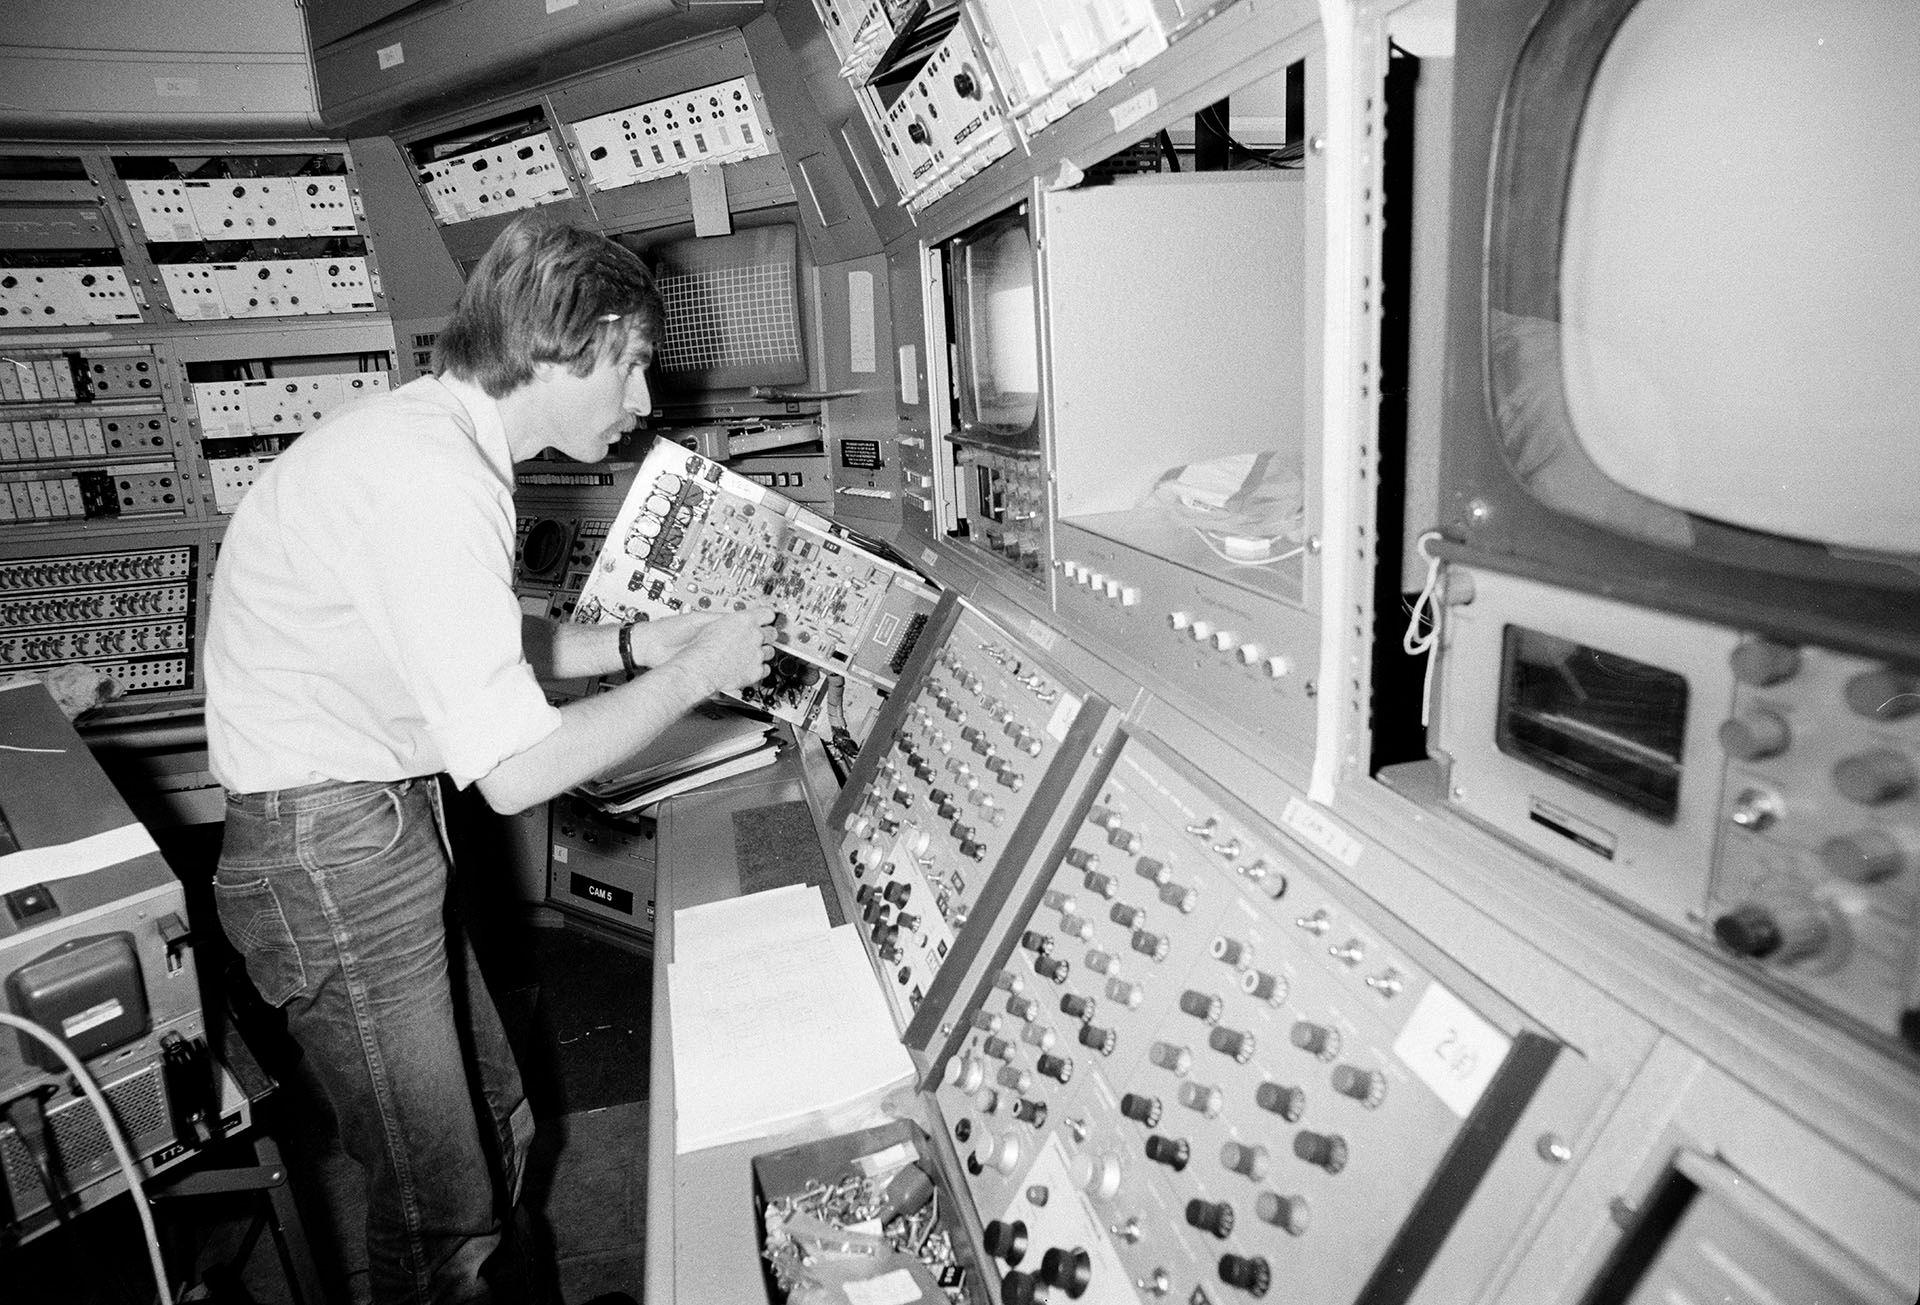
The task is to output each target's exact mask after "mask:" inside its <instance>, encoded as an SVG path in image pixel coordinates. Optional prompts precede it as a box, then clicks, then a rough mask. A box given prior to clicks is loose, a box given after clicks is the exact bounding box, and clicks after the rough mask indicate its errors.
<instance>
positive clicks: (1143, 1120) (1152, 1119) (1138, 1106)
mask: <svg viewBox="0 0 1920 1305" xmlns="http://www.w3.org/2000/svg"><path fill="white" fill-rule="evenodd" d="M1120 1113H1121V1114H1123V1115H1125V1116H1126V1117H1127V1118H1128V1119H1131V1120H1133V1121H1134V1122H1135V1123H1136V1124H1145V1125H1146V1126H1147V1127H1148V1128H1152V1127H1153V1126H1154V1125H1156V1124H1158V1123H1159V1122H1160V1098H1159V1097H1149V1096H1143V1095H1141V1094H1140V1093H1138V1092H1129V1093H1127V1094H1126V1095H1125V1096H1123V1097H1121V1098H1120Z"/></svg>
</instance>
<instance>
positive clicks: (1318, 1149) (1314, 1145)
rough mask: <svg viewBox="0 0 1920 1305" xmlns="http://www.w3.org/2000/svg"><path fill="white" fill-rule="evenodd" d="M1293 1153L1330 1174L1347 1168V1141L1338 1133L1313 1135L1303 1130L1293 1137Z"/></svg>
mask: <svg viewBox="0 0 1920 1305" xmlns="http://www.w3.org/2000/svg"><path fill="white" fill-rule="evenodd" d="M1293 1153H1294V1155H1296V1156H1298V1157H1299V1158H1300V1159H1302V1160H1305V1161H1306V1162H1307V1163H1308V1164H1310V1165H1316V1166H1318V1167H1319V1168H1321V1169H1324V1170H1326V1171H1327V1172H1328V1173H1330V1174H1337V1173H1339V1172H1340V1171H1341V1170H1342V1169H1345V1168H1346V1167H1347V1140H1346V1139H1345V1138H1344V1137H1341V1136H1340V1135H1339V1134H1337V1133H1312V1132H1308V1131H1307V1130H1306V1129H1304V1128H1303V1129H1301V1130H1300V1131H1299V1132H1298V1133H1295V1134H1294V1135H1293Z"/></svg>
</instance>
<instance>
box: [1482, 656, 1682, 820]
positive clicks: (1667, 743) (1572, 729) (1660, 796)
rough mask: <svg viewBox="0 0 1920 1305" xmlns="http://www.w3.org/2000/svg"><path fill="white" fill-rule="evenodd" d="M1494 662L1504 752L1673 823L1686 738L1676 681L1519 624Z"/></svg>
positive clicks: (1669, 673)
mask: <svg viewBox="0 0 1920 1305" xmlns="http://www.w3.org/2000/svg"><path fill="white" fill-rule="evenodd" d="M1501 663H1502V665H1501V676H1500V716H1499V723H1498V727H1497V730H1496V741H1497V742H1498V744H1499V747H1500V750H1501V751H1502V752H1504V753H1506V754H1508V755H1509V756H1513V757H1519V758H1521V759H1522V760H1525V761H1527V762H1530V763H1531V764H1533V765H1535V766H1538V767H1540V768H1541V769H1543V770H1546V771H1548V772H1550V773H1552V774H1555V775H1558V776H1559V777H1560V778H1562V779H1564V780H1567V781H1569V782H1570V783H1573V784H1576V785H1578V786H1579V787H1581V788H1583V789H1586V790H1587V791H1589V792H1592V793H1598V794H1600V795H1601V796H1602V797H1606V798H1609V799H1611V800H1612V801H1615V802H1618V803H1620V804H1621V805H1622V806H1624V807H1627V808H1629V809H1631V810H1634V811H1638V812H1640V814H1642V815H1644V816H1648V817H1650V818H1652V819H1654V820H1658V821H1660V822H1661V823H1663V824H1671V823H1673V820H1674V817H1675V815H1676V814H1677V813H1678V811H1679V808H1680V762H1681V753H1682V749H1683V747H1684V745H1685V744H1686V722H1687V682H1686V680H1685V679H1684V678H1683V677H1681V676H1679V675H1677V674H1675V673H1674V672H1672V671H1669V670H1665V669H1663V668H1661V667H1658V666H1650V665H1648V664H1647V663H1645V662H1639V661H1635V660H1633V659H1632V658H1630V657H1623V656H1621V655H1620V654H1618V653H1613V652H1607V651H1605V650H1603V649H1599V648H1592V647H1588V646H1587V645H1585V644H1580V643H1575V642H1574V641H1573V640H1571V639H1562V638H1559V637H1557V636H1555V635H1550V634H1543V633H1541V632H1540V631H1538V630H1529V629H1527V628H1525V627H1524V626H1518V625H1510V626H1508V627H1507V628H1506V633H1505V636H1504V646H1503V649H1502V653H1501Z"/></svg>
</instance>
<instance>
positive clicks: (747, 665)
mask: <svg viewBox="0 0 1920 1305" xmlns="http://www.w3.org/2000/svg"><path fill="white" fill-rule="evenodd" d="M649 624H651V622H649ZM662 624H665V623H664V622H663V623H662ZM697 626H698V628H697V631H696V632H695V633H694V634H693V636H692V637H691V638H689V639H687V640H686V641H685V643H684V646H683V647H682V648H681V649H680V650H679V651H678V652H677V653H676V654H675V655H674V656H672V657H671V658H661V659H660V664H659V665H657V666H656V667H655V669H653V670H651V671H649V672H648V673H647V674H645V675H642V676H641V677H640V678H639V679H637V680H634V681H633V682H632V683H629V684H622V685H619V686H617V687H615V688H612V689H609V690H607V691H606V692H604V693H599V694H595V695H593V696H592V697H589V698H585V699H582V700H580V701H578V702H570V703H567V704H566V705H564V706H562V707H561V708H560V727H559V728H558V729H556V730H554V731H553V732H552V733H551V734H549V735H547V736H546V737H545V738H544V739H542V740H540V742H538V743H536V744H534V745H533V746H532V747H530V748H528V749H526V750H525V751H523V752H518V753H515V754H514V755H513V756H511V757H508V758H507V759H506V760H504V761H502V762H501V763H500V764H499V765H497V766H495V767H494V768H493V769H492V770H491V771H489V772H488V773H487V774H485V775H483V776H482V777H481V778H480V779H479V781H478V784H479V788H480V792H481V795H482V796H484V797H485V798H486V800H487V805H488V806H490V807H492V808H493V809H494V810H495V811H498V812H501V813H503V814H512V813H513V812H516V811H524V810H526V809H527V808H528V807H530V806H533V805H534V804H536V803H539V802H544V801H546V800H547V799H548V798H551V797H553V796H555V795H556V794H559V793H564V792H565V791H566V790H568V789H570V788H573V787H574V786H576V785H578V784H583V783H585V782H586V781H587V780H589V779H592V778H594V777H595V776H596V775H602V774H605V773H606V772H607V771H609V770H611V769H612V768H613V767H615V766H616V765H618V764H619V763H620V762H622V761H624V760H626V759H627V758H628V757H631V756H632V755H633V754H634V753H636V752H638V751H639V750H640V749H641V748H644V747H645V746H646V745H647V744H648V743H650V742H652V741H653V740H654V739H655V738H656V737H658V736H659V734H660V732H661V731H662V730H664V729H666V728H667V726H669V725H671V724H673V722H674V721H676V720H678V719H679V718H680V717H681V716H683V715H685V714H686V713H687V712H688V711H690V710H691V709H692V708H693V707H695V706H696V705H698V704H699V703H700V702H702V701H703V700H705V699H706V698H707V697H708V696H709V695H711V694H714V693H721V692H727V693H731V692H734V691H737V690H739V689H742V688H744V687H746V686H747V685H749V684H754V683H757V682H758V681H759V680H760V678H761V677H762V676H763V675H765V674H766V669H767V665H766V664H767V658H768V657H769V656H770V655H771V653H772V643H773V614H772V613H771V612H768V611H764V610H760V609H756V610H752V611H747V612H738V613H732V614H729V615H727V616H718V617H702V618H699V619H698V622H697ZM578 628H579V629H581V630H582V631H585V632H587V633H588V634H598V635H599V637H600V640H602V641H604V643H605V646H606V649H609V650H611V652H612V657H613V666H612V667H607V668H604V669H603V670H602V671H600V672H598V673H602V674H604V673H607V672H608V671H611V670H615V669H618V668H619V665H620V652H619V647H618V645H617V643H616V642H615V640H616V639H617V638H618V631H619V627H618V626H605V627H602V626H580V627H578ZM644 628H645V627H644V626H640V627H636V628H635V630H634V634H635V635H636V640H635V643H634V655H635V658H636V660H637V659H639V657H640V654H641V650H642V649H641V644H640V642H639V640H638V638H637V636H638V635H639V633H640V630H641V629H644ZM591 650H592V645H591V644H587V643H585V642H584V641H583V651H585V653H586V654H587V655H588V656H591ZM653 651H654V649H652V648H649V649H648V652H649V655H652V653H653ZM528 661H529V662H532V663H533V665H534V666H535V667H536V669H537V668H538V667H539V662H537V661H534V658H533V656H532V654H531V651H529V654H528ZM563 665H564V663H563ZM595 673H596V672H595V671H593V670H590V669H583V670H577V671H574V672H573V674H595Z"/></svg>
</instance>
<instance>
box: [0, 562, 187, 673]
mask: <svg viewBox="0 0 1920 1305" xmlns="http://www.w3.org/2000/svg"><path fill="white" fill-rule="evenodd" d="M196 572H197V568H196V566H195V562H194V549H193V548H192V547H191V546H175V547H165V548H147V549H129V550H123V551H114V552H96V553H79V554H68V555H58V554H54V555H45V556H38V557H23V558H12V559H8V560H5V561H0V667H4V668H8V669H18V668H21V667H29V666H31V667H47V666H58V665H65V664H69V663H75V662H84V663H86V664H88V665H90V666H94V667H96V668H98V669H100V670H103V671H106V672H107V673H108V674H110V675H111V676H113V678H114V679H115V680H117V681H118V682H119V683H120V685H121V687H122V688H123V689H124V690H125V691H126V692H128V693H130V694H147V693H164V692H170V691H177V690H181V689H190V688H191V687H192V686H193V658H194V653H193V631H194V628H195V624H194V623H195V599H194V594H195V584H196V581H197V575H196Z"/></svg>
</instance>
